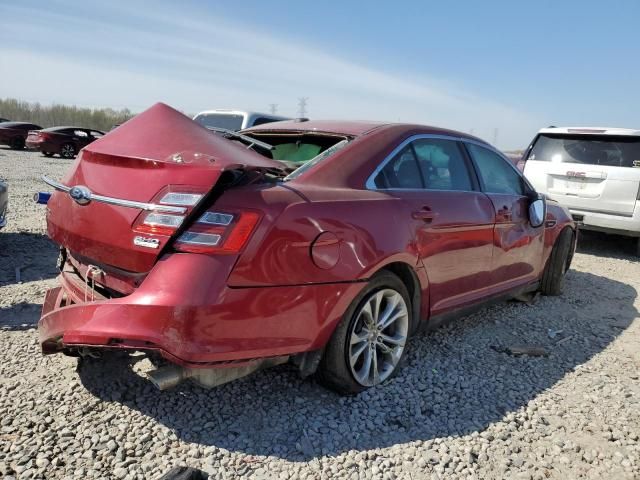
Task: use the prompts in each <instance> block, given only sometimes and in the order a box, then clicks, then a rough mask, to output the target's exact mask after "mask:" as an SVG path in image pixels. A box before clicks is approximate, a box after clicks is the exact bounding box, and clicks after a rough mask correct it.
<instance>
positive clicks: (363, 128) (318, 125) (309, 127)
mask: <svg viewBox="0 0 640 480" xmlns="http://www.w3.org/2000/svg"><path fill="white" fill-rule="evenodd" d="M380 128H385V129H386V128H393V129H395V130H397V131H401V130H406V131H407V132H410V131H417V130H419V131H420V132H419V133H421V134H432V135H446V136H453V137H460V138H467V139H471V140H476V141H478V142H482V143H486V142H485V141H484V140H482V139H480V138H477V137H474V136H472V135H467V134H466V133H462V132H458V131H455V130H448V129H445V128H439V127H432V126H428V125H418V124H409V123H390V122H372V121H347V120H308V121H300V120H290V121H285V122H276V123H265V124H263V125H258V126H256V127H251V128H247V129H245V130H243V131H244V132H258V131H260V132H273V131H279V130H285V131H301V132H311V131H313V132H322V133H333V134H338V135H348V136H354V137H357V136H359V135H364V134H366V133H369V132H371V131H373V130H376V129H380Z"/></svg>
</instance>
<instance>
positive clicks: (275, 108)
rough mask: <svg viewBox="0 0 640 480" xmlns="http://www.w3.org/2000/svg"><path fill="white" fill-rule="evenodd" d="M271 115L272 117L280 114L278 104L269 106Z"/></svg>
mask: <svg viewBox="0 0 640 480" xmlns="http://www.w3.org/2000/svg"><path fill="white" fill-rule="evenodd" d="M269 113H271V115H275V114H276V113H278V104H277V103H270V104H269Z"/></svg>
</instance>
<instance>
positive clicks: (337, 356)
mask: <svg viewBox="0 0 640 480" xmlns="http://www.w3.org/2000/svg"><path fill="white" fill-rule="evenodd" d="M411 315H412V314H411V302H410V300H409V294H408V292H407V288H406V287H405V285H404V284H403V283H402V281H401V280H400V279H399V278H398V277H397V276H395V275H394V274H392V273H390V272H383V273H380V274H378V275H376V276H375V277H374V278H373V279H371V281H370V282H369V284H368V285H367V286H366V287H365V288H364V290H363V291H362V292H361V293H360V295H358V297H356V299H355V300H354V301H353V302H352V303H351V305H350V306H349V308H348V309H347V311H346V313H345V315H344V317H343V318H342V321H341V322H340V324H339V325H338V327H337V328H336V330H335V332H334V333H333V335H332V337H331V340H330V341H329V343H328V345H327V348H326V350H325V354H324V356H323V358H322V361H321V363H320V367H319V371H318V376H319V379H320V381H321V383H323V384H324V385H325V386H327V387H329V388H331V389H333V390H335V391H337V392H338V393H342V394H355V393H359V392H361V391H363V390H365V389H367V388H369V387H374V386H376V385H379V384H381V383H382V382H384V381H385V380H387V379H389V378H390V377H391V376H392V375H394V374H395V373H396V372H397V370H398V367H399V365H400V362H401V360H402V358H403V356H404V353H405V351H406V342H407V339H408V337H409V332H410V331H411V328H410V327H411V321H412V319H411Z"/></svg>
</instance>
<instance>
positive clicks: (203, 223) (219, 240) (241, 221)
mask: <svg viewBox="0 0 640 480" xmlns="http://www.w3.org/2000/svg"><path fill="white" fill-rule="evenodd" d="M261 216H262V215H261V214H260V213H258V212H255V211H249V210H243V211H238V212H221V211H213V210H210V211H207V212H205V213H203V214H202V215H201V216H200V217H199V218H198V220H196V221H195V222H194V223H193V225H191V226H190V227H189V228H188V229H187V230H185V231H184V232H183V233H182V234H181V235H180V236H179V237H178V238H177V240H176V242H175V244H174V248H175V249H176V250H177V251H179V252H190V253H220V254H230V253H239V252H240V251H241V250H242V249H243V248H244V246H245V245H246V244H247V242H248V241H249V238H250V237H251V235H252V233H253V232H254V230H255V228H256V226H257V225H258V223H259V221H260V218H261Z"/></svg>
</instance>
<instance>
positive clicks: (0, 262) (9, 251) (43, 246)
mask: <svg viewBox="0 0 640 480" xmlns="http://www.w3.org/2000/svg"><path fill="white" fill-rule="evenodd" d="M57 258H58V247H57V246H56V245H55V244H54V243H53V242H52V241H51V240H50V239H49V238H48V237H47V236H46V235H39V234H36V233H26V232H0V286H4V285H11V284H14V283H20V282H31V281H35V280H45V279H48V278H55V277H56V276H57V275H58V273H59V272H58V269H57V268H56V260H57Z"/></svg>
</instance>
